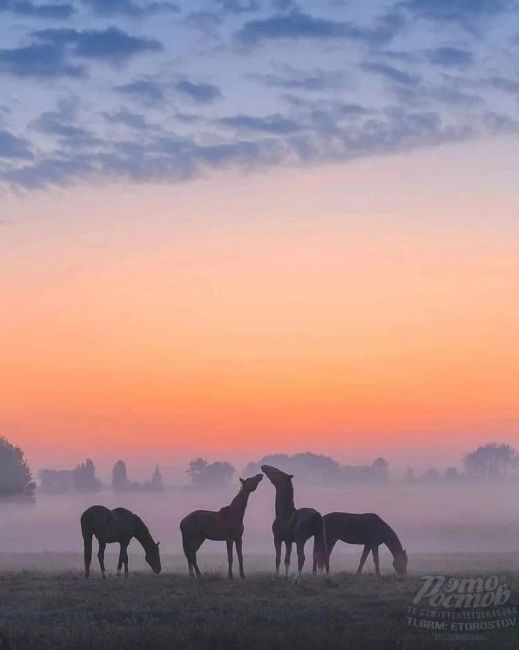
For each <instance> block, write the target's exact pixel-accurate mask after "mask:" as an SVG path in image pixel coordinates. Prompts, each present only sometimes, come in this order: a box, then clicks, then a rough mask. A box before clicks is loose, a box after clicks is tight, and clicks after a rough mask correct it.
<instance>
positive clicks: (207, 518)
mask: <svg viewBox="0 0 519 650" xmlns="http://www.w3.org/2000/svg"><path fill="white" fill-rule="evenodd" d="M222 511H223V512H222ZM225 513H226V509H225V508H222V510H220V511H218V512H217V511H214V510H194V511H193V512H191V513H189V514H188V515H187V516H186V517H184V519H182V521H181V522H180V530H181V531H182V535H183V536H186V537H189V536H193V535H194V536H197V537H204V538H205V539H211V540H214V541H222V540H225V539H227V538H228V537H229V535H230V534H231V535H232V534H233V533H232V531H235V532H239V528H240V525H239V522H238V524H237V523H236V522H234V521H233V520H232V519H230V518H229V517H226V516H225ZM241 532H242V533H243V524H242V525H241Z"/></svg>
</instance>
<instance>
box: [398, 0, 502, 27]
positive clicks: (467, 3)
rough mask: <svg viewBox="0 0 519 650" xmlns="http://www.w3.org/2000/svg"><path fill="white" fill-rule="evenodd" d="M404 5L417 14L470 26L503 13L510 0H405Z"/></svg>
mask: <svg viewBox="0 0 519 650" xmlns="http://www.w3.org/2000/svg"><path fill="white" fill-rule="evenodd" d="M402 6H404V7H406V8H407V9H409V10H410V11H412V12H413V13H414V14H415V15H416V16H420V17H423V18H428V19H430V20H437V21H454V22H457V23H459V24H461V25H462V26H464V27H467V28H470V27H472V25H473V24H474V23H477V22H479V21H481V20H485V19H487V18H490V17H492V16H495V15H497V14H500V13H502V12H503V11H505V10H506V9H507V8H508V7H510V6H511V2H510V1H509V0H405V1H404V2H403V3H402Z"/></svg>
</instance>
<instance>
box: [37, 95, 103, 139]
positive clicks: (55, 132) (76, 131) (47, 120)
mask: <svg viewBox="0 0 519 650" xmlns="http://www.w3.org/2000/svg"><path fill="white" fill-rule="evenodd" d="M31 127H32V128H33V129H36V130H37V131H39V132H41V133H45V134H47V135H51V136H55V137H56V138H57V139H58V140H59V141H60V142H61V144H62V145H64V146H66V147H74V148H75V149H77V148H85V147H93V146H96V145H99V144H102V140H101V139H100V138H98V137H96V136H95V135H94V134H92V133H91V132H90V131H88V130H87V129H85V128H84V127H82V126H78V125H77V124H76V123H75V122H74V118H73V111H69V110H68V109H67V108H66V107H64V106H63V105H62V106H61V108H59V110H57V111H47V112H45V113H42V114H41V115H40V117H38V119H36V120H34V122H33V123H32V124H31Z"/></svg>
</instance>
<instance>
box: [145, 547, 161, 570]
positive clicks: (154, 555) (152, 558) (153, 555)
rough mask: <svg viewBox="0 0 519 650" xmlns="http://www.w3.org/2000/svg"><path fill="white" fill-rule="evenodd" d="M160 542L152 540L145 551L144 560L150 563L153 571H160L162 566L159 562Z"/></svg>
mask: <svg viewBox="0 0 519 650" xmlns="http://www.w3.org/2000/svg"><path fill="white" fill-rule="evenodd" d="M159 544H160V542H157V543H156V544H155V542H152V545H151V546H150V547H149V548H148V549H147V551H146V562H147V563H148V564H149V565H150V567H151V568H152V570H153V573H160V570H161V569H162V566H161V564H160V551H159Z"/></svg>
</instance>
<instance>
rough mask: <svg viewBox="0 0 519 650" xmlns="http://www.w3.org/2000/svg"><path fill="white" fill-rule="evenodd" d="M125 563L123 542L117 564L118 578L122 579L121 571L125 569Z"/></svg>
mask: <svg viewBox="0 0 519 650" xmlns="http://www.w3.org/2000/svg"><path fill="white" fill-rule="evenodd" d="M123 562H124V551H123V543H122V542H121V548H120V550H119V562H117V577H119V578H120V577H121V569H122V568H123Z"/></svg>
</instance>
